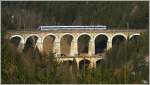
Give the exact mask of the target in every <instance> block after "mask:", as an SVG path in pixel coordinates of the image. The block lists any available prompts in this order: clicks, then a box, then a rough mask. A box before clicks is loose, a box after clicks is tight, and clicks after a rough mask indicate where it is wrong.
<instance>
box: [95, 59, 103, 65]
mask: <svg viewBox="0 0 150 85" xmlns="http://www.w3.org/2000/svg"><path fill="white" fill-rule="evenodd" d="M103 65H104V59H99V60H97V61H96V67H102V66H103Z"/></svg>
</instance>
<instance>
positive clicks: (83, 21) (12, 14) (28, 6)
mask: <svg viewBox="0 0 150 85" xmlns="http://www.w3.org/2000/svg"><path fill="white" fill-rule="evenodd" d="M148 7H149V6H148V1H144V2H138V1H133V2H126V1H121V2H120V1H116V2H114V1H113V2H111V1H109V2H108V1H92V2H90V1H84V2H83V1H80V2H78V1H76V2H70V1H67V2H66V1H65V2H64V1H61V2H54V1H50V2H46V1H45V2H44V1H43V2H34V1H33V2H28V1H24V2H19V1H16V2H14V1H13V2H11V1H9V2H7V1H2V25H3V26H4V27H6V29H18V30H20V29H21V30H22V29H28V30H30V29H32V30H33V29H37V27H38V26H40V25H72V24H73V25H99V24H102V25H108V26H110V27H112V28H120V29H122V28H126V27H127V24H128V26H129V29H132V28H136V29H138V28H140V29H142V28H145V27H148V15H149V13H148Z"/></svg>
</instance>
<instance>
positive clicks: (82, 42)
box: [77, 34, 92, 55]
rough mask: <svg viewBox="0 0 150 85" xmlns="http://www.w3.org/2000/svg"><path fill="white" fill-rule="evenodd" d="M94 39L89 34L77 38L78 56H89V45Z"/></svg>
mask: <svg viewBox="0 0 150 85" xmlns="http://www.w3.org/2000/svg"><path fill="white" fill-rule="evenodd" d="M91 39H92V37H91V36H90V35H89V34H81V35H80V36H79V37H78V38H77V45H78V54H79V55H87V54H88V53H89V43H90V40H91Z"/></svg>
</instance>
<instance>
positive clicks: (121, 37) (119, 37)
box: [112, 33, 127, 46]
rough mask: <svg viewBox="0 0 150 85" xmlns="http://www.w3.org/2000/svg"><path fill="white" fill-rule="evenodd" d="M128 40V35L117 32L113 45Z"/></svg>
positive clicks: (113, 38)
mask: <svg viewBox="0 0 150 85" xmlns="http://www.w3.org/2000/svg"><path fill="white" fill-rule="evenodd" d="M125 40H127V36H126V35H125V34H123V33H116V34H114V35H113V37H112V46H114V45H119V44H120V43H122V42H124V41H125Z"/></svg>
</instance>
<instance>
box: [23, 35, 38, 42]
mask: <svg viewBox="0 0 150 85" xmlns="http://www.w3.org/2000/svg"><path fill="white" fill-rule="evenodd" d="M31 36H36V37H37V38H38V41H39V40H41V37H40V36H39V35H38V34H29V35H28V36H27V37H26V38H25V42H27V39H28V38H29V37H31Z"/></svg>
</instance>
